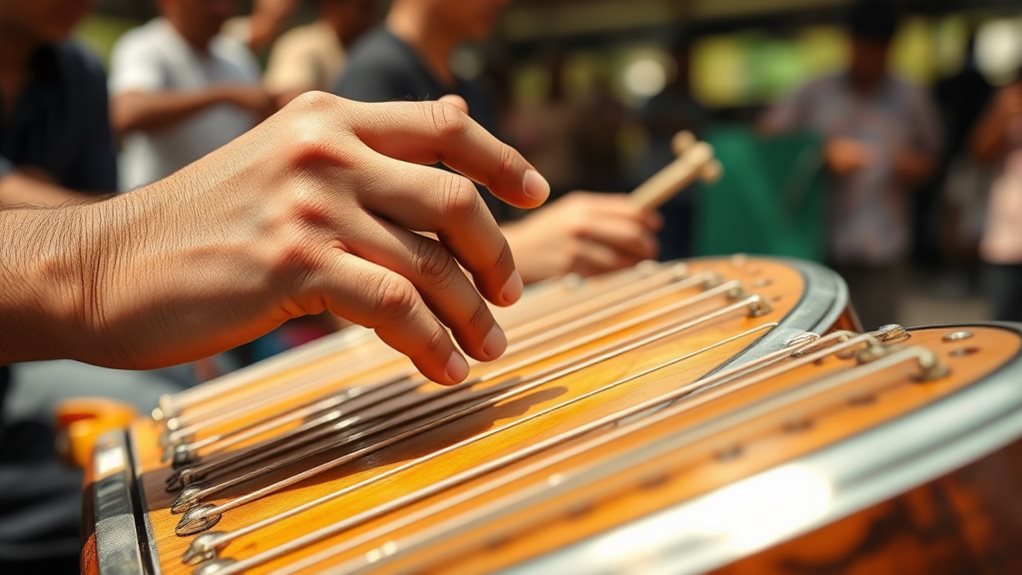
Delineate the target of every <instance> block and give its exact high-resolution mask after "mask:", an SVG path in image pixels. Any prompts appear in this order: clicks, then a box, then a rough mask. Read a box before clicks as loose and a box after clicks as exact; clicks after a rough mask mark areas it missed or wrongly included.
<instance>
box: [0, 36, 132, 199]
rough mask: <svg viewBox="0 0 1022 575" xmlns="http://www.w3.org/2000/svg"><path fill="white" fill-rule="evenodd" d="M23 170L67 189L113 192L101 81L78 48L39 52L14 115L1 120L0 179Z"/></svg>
mask: <svg viewBox="0 0 1022 575" xmlns="http://www.w3.org/2000/svg"><path fill="white" fill-rule="evenodd" d="M23 167H32V168H35V169H38V170H42V171H43V172H45V173H46V174H47V175H48V176H49V177H51V178H53V180H54V181H55V182H56V183H57V184H58V185H60V186H63V187H65V188H68V189H71V190H76V191H81V192H100V193H109V192H113V191H115V190H116V189H117V165H116V156H115V155H114V145H113V138H112V136H111V133H110V117H109V104H108V100H107V91H106V76H105V74H104V72H103V66H102V65H101V64H100V62H99V61H98V60H97V59H96V58H95V57H93V56H91V55H90V54H88V53H87V52H86V51H85V50H84V49H82V48H81V47H80V46H78V45H77V44H74V43H72V42H65V43H62V44H58V45H55V46H44V47H42V48H40V49H39V50H38V51H37V52H36V54H35V56H34V57H33V59H32V66H31V72H30V77H29V79H28V82H27V83H26V85H25V89H24V91H23V92H22V94H21V97H20V100H19V101H18V103H17V104H16V106H15V108H14V113H13V115H12V116H11V118H10V119H9V120H6V121H5V120H4V119H2V118H0V178H2V177H3V176H4V175H6V174H7V173H9V172H11V171H13V170H15V169H18V168H23Z"/></svg>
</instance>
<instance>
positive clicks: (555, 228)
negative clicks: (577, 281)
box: [502, 192, 662, 284]
mask: <svg viewBox="0 0 1022 575" xmlns="http://www.w3.org/2000/svg"><path fill="white" fill-rule="evenodd" d="M661 225H662V220H661V218H660V216H659V215H658V214H656V213H654V212H647V211H642V210H639V209H637V208H636V207H635V206H634V205H633V204H632V202H631V201H630V199H629V197H628V196H627V195H624V194H598V193H592V192H572V193H570V194H568V195H566V196H565V197H563V198H561V199H559V200H557V201H556V202H554V203H552V204H550V205H548V206H546V207H543V208H541V209H539V210H537V211H536V212H533V213H532V214H530V215H528V216H526V217H525V218H524V219H522V220H520V221H518V222H514V223H509V224H504V226H503V227H502V230H503V231H504V235H505V236H506V237H507V241H508V243H509V244H510V245H511V250H512V252H513V253H514V254H515V258H516V260H517V261H518V262H519V264H518V269H519V271H520V272H521V275H522V279H523V280H524V281H525V283H527V284H528V283H533V282H537V281H540V280H544V279H547V278H551V277H558V276H563V275H567V274H571V273H575V274H579V275H583V276H590V275H595V274H598V273H602V272H607V271H612V270H616V269H620V268H624V267H628V266H631V265H634V264H636V263H638V262H640V261H642V260H647V259H652V258H655V257H656V255H657V252H658V251H659V246H658V245H657V240H656V231H657V230H658V229H659V228H660V227H661Z"/></svg>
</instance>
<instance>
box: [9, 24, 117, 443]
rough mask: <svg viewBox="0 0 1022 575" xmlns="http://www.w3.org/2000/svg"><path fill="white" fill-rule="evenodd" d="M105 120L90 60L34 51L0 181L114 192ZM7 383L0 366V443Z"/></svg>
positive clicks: (96, 66)
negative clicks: (25, 172) (24, 178)
mask: <svg viewBox="0 0 1022 575" xmlns="http://www.w3.org/2000/svg"><path fill="white" fill-rule="evenodd" d="M109 115H110V113H109V103H108V100H107V92H106V75H105V74H104V72H103V66H102V65H101V64H100V62H99V61H98V60H97V59H96V58H95V57H93V56H91V55H90V54H88V53H87V52H86V51H85V50H84V49H82V48H81V47H80V46H78V45H77V44H75V43H72V42H64V43H62V44H58V45H55V46H44V47H42V48H39V50H37V51H36V53H35V55H34V56H33V57H32V64H31V69H30V72H29V78H28V81H27V82H26V83H25V88H24V91H23V92H22V94H21V96H20V98H19V101H18V102H17V103H16V105H15V107H14V112H13V114H12V115H11V117H10V119H8V120H6V121H5V120H4V119H3V118H2V117H0V178H3V177H4V176H5V175H7V174H8V173H10V172H11V171H14V170H16V169H18V168H27V167H31V168H35V169H37V170H42V171H43V172H45V173H46V174H47V175H48V176H49V177H51V178H53V179H54V181H56V183H57V184H58V185H60V186H63V187H65V188H68V189H72V190H76V191H81V192H99V193H109V192H113V191H115V190H116V189H117V164H116V156H115V155H114V145H113V137H112V135H111V133H110V118H109ZM9 379H10V371H9V369H8V368H6V367H3V366H0V438H2V436H3V428H2V413H3V412H2V410H3V403H4V396H5V392H6V389H7V387H8V385H9Z"/></svg>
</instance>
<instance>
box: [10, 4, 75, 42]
mask: <svg viewBox="0 0 1022 575" xmlns="http://www.w3.org/2000/svg"><path fill="white" fill-rule="evenodd" d="M90 8H92V0H0V21H2V22H3V24H4V27H5V28H6V29H7V30H11V31H17V33H18V34H22V35H24V36H26V37H30V38H31V39H32V40H33V41H36V42H45V43H53V42H59V41H61V40H64V39H66V38H67V37H68V36H70V35H71V32H72V30H74V27H75V26H76V25H77V24H78V22H80V21H81V19H82V18H83V17H84V16H85V14H86V13H87V12H88V11H89V9H90Z"/></svg>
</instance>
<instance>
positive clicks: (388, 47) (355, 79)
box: [333, 26, 509, 219]
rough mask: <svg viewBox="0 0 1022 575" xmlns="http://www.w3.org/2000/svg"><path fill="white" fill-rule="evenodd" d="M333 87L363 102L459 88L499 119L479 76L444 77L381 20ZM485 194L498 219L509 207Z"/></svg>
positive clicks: (473, 111) (435, 95)
mask: <svg viewBox="0 0 1022 575" xmlns="http://www.w3.org/2000/svg"><path fill="white" fill-rule="evenodd" d="M333 92H334V93H335V94H337V95H339V96H341V97H344V98H348V99H349V100H357V101H359V102H390V101H395V100H397V101H413V102H421V101H426V100H437V99H439V98H440V97H441V96H444V95H447V94H457V95H459V96H461V97H462V98H464V99H465V102H466V103H468V109H469V115H470V116H471V117H472V119H473V120H475V121H476V122H478V123H479V124H480V125H481V126H482V127H484V128H486V129H487V130H488V131H490V132H491V133H492V132H493V131H494V126H495V124H496V122H495V118H494V109H493V105H492V99H491V98H490V97H489V96H488V95H487V94H486V93H485V90H484V89H483V88H482V86H481V85H480V84H478V83H476V82H472V81H468V80H464V79H461V78H457V79H456V80H455V83H454V84H453V85H445V84H444V83H442V82H440V80H438V79H437V77H436V76H435V75H434V74H433V72H432V71H431V70H430V69H429V67H428V66H427V65H426V63H425V62H424V61H423V60H422V58H421V57H420V56H419V54H418V53H417V52H416V51H415V49H414V48H412V47H411V46H409V45H408V44H406V43H405V42H404V41H403V40H401V39H400V38H398V37H397V36H395V35H394V34H392V33H391V32H390V31H389V30H387V29H386V28H385V27H383V26H381V27H379V28H377V29H376V30H374V31H372V32H370V33H369V34H367V35H366V36H365V38H363V39H362V40H360V41H359V42H358V44H356V45H355V47H354V48H353V49H352V50H351V52H350V54H349V55H348V62H347V64H346V66H345V69H344V75H343V76H342V77H341V80H340V82H338V84H337V86H336V87H335V88H334V90H333ZM483 198H484V199H485V200H486V204H487V205H488V206H489V207H490V210H491V211H493V212H494V215H496V216H497V217H498V219H503V218H502V217H501V216H506V215H507V214H508V211H509V210H508V208H507V207H506V205H505V204H503V203H501V202H500V200H497V199H495V198H494V197H493V196H492V195H491V194H488V193H483Z"/></svg>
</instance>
